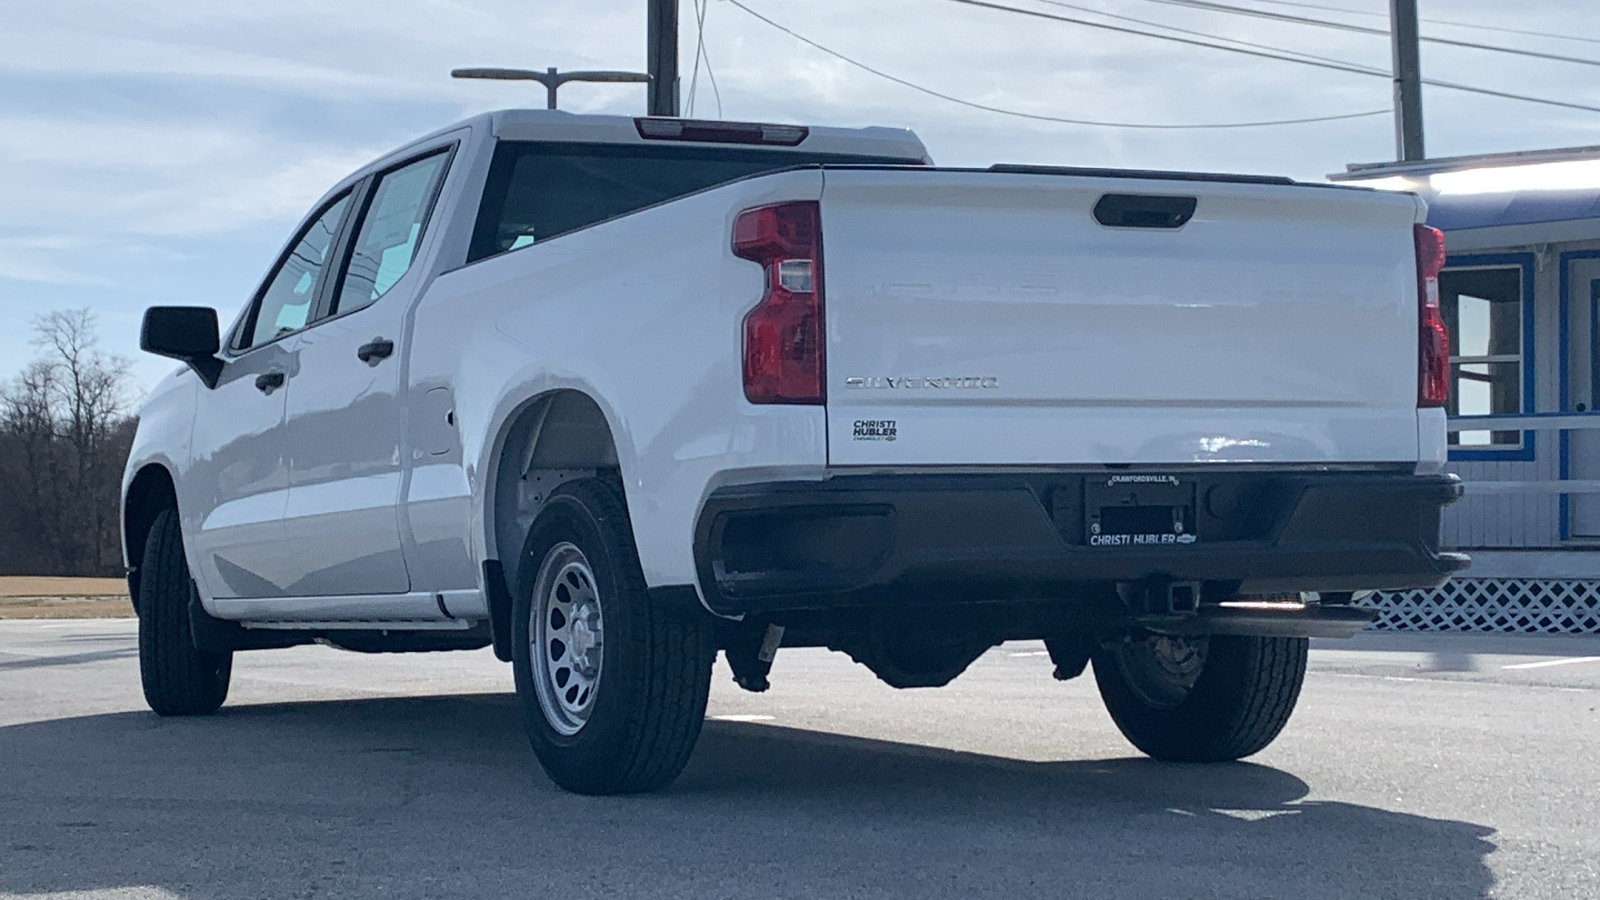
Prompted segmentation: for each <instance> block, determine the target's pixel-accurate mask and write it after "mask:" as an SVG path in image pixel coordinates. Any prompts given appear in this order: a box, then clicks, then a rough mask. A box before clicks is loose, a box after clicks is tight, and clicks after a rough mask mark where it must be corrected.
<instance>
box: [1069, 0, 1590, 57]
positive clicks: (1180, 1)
mask: <svg viewBox="0 0 1600 900" xmlns="http://www.w3.org/2000/svg"><path fill="white" fill-rule="evenodd" d="M1039 2H1040V3H1048V4H1050V5H1051V6H1056V5H1059V4H1056V3H1053V2H1052V0H1039ZM1145 2H1147V3H1161V4H1165V5H1167V6H1182V7H1187V8H1189V9H1200V10H1205V11H1207V12H1219V13H1226V14H1228V15H1234V16H1250V17H1252V18H1256V19H1269V20H1271V21H1274V22H1288V23H1290V24H1293V25H1312V26H1315V27H1317V28H1332V29H1335V30H1337V31H1349V32H1353V33H1355V34H1371V35H1378V36H1381V37H1384V38H1387V37H1388V36H1389V30H1388V29H1386V28H1368V27H1367V26H1365V25H1351V24H1350V23H1348V22H1333V21H1330V20H1328V19H1313V18H1311V17H1310V16H1295V15H1290V14H1288V13H1279V12H1272V11H1270V10H1265V9H1250V8H1249V7H1245V6H1233V5H1231V4H1227V3H1215V2H1210V0H1145ZM1421 40H1423V41H1425V42H1427V43H1430V44H1444V45H1445V46H1449V47H1464V48H1466V49H1469V50H1487V51H1489V52H1491V53H1508V54H1510V55H1512V56H1527V57H1532V58H1534V59H1546V60H1552V61H1555V62H1564V63H1575V64H1577V65H1580V66H1597V67H1600V59H1586V58H1584V57H1581V56H1564V55H1562V54H1560V53H1544V52H1542V51H1539V50H1519V49H1517V48H1515V47H1501V46H1499V45H1496V44H1480V43H1478V42H1476V41H1458V40H1455V39H1454V38H1442V37H1430V36H1428V35H1423V36H1422V38H1421Z"/></svg>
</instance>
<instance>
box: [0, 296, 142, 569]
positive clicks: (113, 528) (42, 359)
mask: <svg viewBox="0 0 1600 900" xmlns="http://www.w3.org/2000/svg"><path fill="white" fill-rule="evenodd" d="M95 324H96V323H95V315H94V313H93V312H92V311H90V310H88V309H69V310H56V311H54V312H50V313H46V314H44V315H41V316H37V317H35V318H34V322H33V327H34V332H35V339H34V344H35V345H36V346H38V347H39V348H40V351H41V352H40V355H39V357H38V358H37V359H35V360H34V361H33V362H32V363H30V364H29V365H28V366H27V368H25V369H24V370H23V371H22V372H21V373H20V374H19V375H17V376H16V378H15V379H13V381H12V382H11V384H9V385H7V386H5V387H3V388H0V436H3V437H4V438H5V439H6V442H7V443H9V444H10V445H11V447H12V450H13V452H14V459H15V461H16V464H15V465H13V466H12V467H11V468H10V470H9V471H8V472H7V473H3V474H9V475H10V478H9V479H8V480H11V481H16V482H20V483H18V484H12V485H8V486H7V487H8V488H9V489H8V490H6V491H5V492H4V494H5V495H9V496H12V497H15V498H17V500H18V501H20V502H19V503H17V504H16V505H15V506H14V507H13V508H12V509H10V510H9V513H10V518H11V519H12V521H13V522H14V523H17V524H16V525H14V526H13V529H12V536H11V541H10V543H11V544H13V547H12V548H9V552H7V553H5V554H3V555H0V566H3V567H5V568H16V567H17V566H18V561H17V560H16V559H15V558H16V557H17V556H19V555H20V556H24V557H26V556H30V555H31V556H37V557H40V559H39V560H38V561H37V562H35V563H33V565H32V567H34V568H37V567H40V566H41V565H42V566H43V567H44V568H47V569H48V570H49V573H59V574H106V573H109V572H113V571H115V569H116V566H117V559H118V556H117V514H118V509H117V487H118V484H119V481H120V475H121V469H122V464H123V462H124V460H125V459H126V457H127V449H128V443H129V440H130V438H131V429H130V428H129V419H128V398H127V381H128V369H129V363H128V360H127V359H125V358H123V357H121V356H117V355H115V354H109V353H106V352H105V351H103V350H101V349H100V347H99V342H98V337H97V335H96V329H95ZM19 526H20V527H19ZM19 543H32V544H33V545H34V551H33V553H31V554H28V553H23V552H21V549H20V548H18V547H16V546H15V545H17V544H19ZM5 557H11V558H12V561H11V564H10V565H6V562H7V560H6V558H5ZM40 574H44V573H40Z"/></svg>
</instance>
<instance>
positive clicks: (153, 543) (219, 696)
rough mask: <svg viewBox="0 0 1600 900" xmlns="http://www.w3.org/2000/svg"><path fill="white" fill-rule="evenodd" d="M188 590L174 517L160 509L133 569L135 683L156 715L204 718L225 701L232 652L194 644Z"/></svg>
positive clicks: (190, 585)
mask: <svg viewBox="0 0 1600 900" xmlns="http://www.w3.org/2000/svg"><path fill="white" fill-rule="evenodd" d="M193 590H194V588H193V582H192V581H191V580H190V577H189V563H188V561H187V560H185V559H184V556H183V533H182V531H181V530H180V528H179V525H178V514H177V512H176V511H175V510H170V509H169V510H164V511H162V512H161V513H160V514H158V515H157V516H156V520H155V522H154V523H152V524H151V526H150V533H149V535H148V536H147V538H146V539H145V543H144V558H143V560H141V564H140V567H139V597H138V604H139V608H138V612H139V680H140V681H141V682H142V683H143V685H144V699H145V702H146V703H149V704H150V708H151V709H153V710H155V712H156V714H157V715H162V716H197V715H204V714H206V713H211V712H216V711H217V708H218V707H220V706H222V701H224V700H226V699H227V698H228V682H229V681H230V679H231V678H232V676H233V654H232V653H211V652H207V651H205V650H201V649H200V648H199V647H196V646H195V644H194V636H193V634H192V632H191V630H190V627H189V599H190V597H192V596H193Z"/></svg>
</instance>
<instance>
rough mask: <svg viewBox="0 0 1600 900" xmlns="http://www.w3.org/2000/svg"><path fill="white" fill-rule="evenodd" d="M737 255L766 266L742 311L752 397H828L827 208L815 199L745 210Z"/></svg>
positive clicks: (737, 230)
mask: <svg viewBox="0 0 1600 900" xmlns="http://www.w3.org/2000/svg"><path fill="white" fill-rule="evenodd" d="M733 255H734V256H737V257H739V258H741V259H748V260H753V261H755V262H758V263H760V264H761V265H762V270H763V273H764V279H765V282H766V288H765V293H764V295H763V296H762V298H761V302H760V303H757V304H756V308H755V309H752V310H750V314H749V315H747V316H745V318H744V395H745V398H746V399H748V400H749V401H750V402H751V403H810V404H818V403H823V402H824V401H825V400H826V399H827V395H826V393H825V391H824V390H823V381H822V379H823V347H822V339H823V332H822V212H821V208H820V207H819V206H818V204H817V203H816V202H815V201H798V202H794V203H779V204H777V205H775V206H759V207H756V208H755V209H747V210H745V211H744V212H742V213H740V214H739V217H738V218H737V219H734V221H733Z"/></svg>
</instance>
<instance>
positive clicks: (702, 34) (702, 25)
mask: <svg viewBox="0 0 1600 900" xmlns="http://www.w3.org/2000/svg"><path fill="white" fill-rule="evenodd" d="M710 9H711V0H700V12H699V16H698V20H699V26H698V29H699V40H700V46H701V47H702V48H704V47H705V45H706V13H707V12H709V11H710ZM705 57H706V80H708V81H710V82H711V94H712V96H713V97H715V98H716V99H717V118H719V119H720V118H722V88H720V87H717V73H716V72H715V71H713V70H712V68H711V51H709V50H706V51H705Z"/></svg>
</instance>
